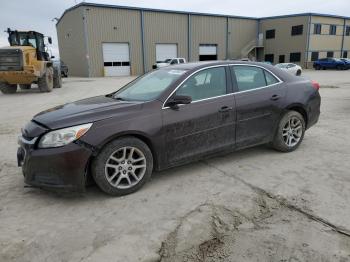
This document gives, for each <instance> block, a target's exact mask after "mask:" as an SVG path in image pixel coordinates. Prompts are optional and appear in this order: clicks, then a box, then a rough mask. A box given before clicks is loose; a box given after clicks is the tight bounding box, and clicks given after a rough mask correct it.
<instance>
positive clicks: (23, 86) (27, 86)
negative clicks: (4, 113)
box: [19, 84, 32, 90]
mask: <svg viewBox="0 0 350 262" xmlns="http://www.w3.org/2000/svg"><path fill="white" fill-rule="evenodd" d="M31 87H32V85H31V84H20V85H19V88H20V89H21V90H29V89H30V88H31Z"/></svg>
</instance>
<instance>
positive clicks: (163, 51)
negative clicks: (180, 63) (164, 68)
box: [156, 44, 177, 63]
mask: <svg viewBox="0 0 350 262" xmlns="http://www.w3.org/2000/svg"><path fill="white" fill-rule="evenodd" d="M175 57H177V44H156V60H157V62H158V63H159V62H162V61H165V60H166V59H168V58H175Z"/></svg>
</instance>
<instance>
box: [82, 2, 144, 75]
mask: <svg viewBox="0 0 350 262" xmlns="http://www.w3.org/2000/svg"><path fill="white" fill-rule="evenodd" d="M86 9H87V10H86V23H87V40H88V50H89V59H90V62H89V63H90V75H91V76H103V71H104V70H103V54H102V43H103V42H116V43H129V48H130V63H131V74H132V75H139V74H142V73H143V65H142V44H141V16H140V11H138V10H123V9H111V8H99V7H88V8H86Z"/></svg>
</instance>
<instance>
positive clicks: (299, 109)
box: [286, 104, 308, 128]
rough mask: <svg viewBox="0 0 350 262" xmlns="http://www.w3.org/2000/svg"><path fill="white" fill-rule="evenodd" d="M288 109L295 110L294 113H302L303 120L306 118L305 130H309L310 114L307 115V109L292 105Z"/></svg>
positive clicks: (300, 105) (299, 105)
mask: <svg viewBox="0 0 350 262" xmlns="http://www.w3.org/2000/svg"><path fill="white" fill-rule="evenodd" d="M286 109H287V110H293V111H296V112H298V113H300V114H301V115H302V116H303V118H304V121H305V128H307V125H308V114H307V111H306V109H305V108H304V106H303V105H302V104H291V105H289V106H287V108H286Z"/></svg>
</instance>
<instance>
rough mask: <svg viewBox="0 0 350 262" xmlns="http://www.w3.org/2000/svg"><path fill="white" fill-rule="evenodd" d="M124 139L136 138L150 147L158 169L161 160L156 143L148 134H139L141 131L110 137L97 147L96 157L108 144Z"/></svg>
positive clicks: (126, 132) (154, 163)
mask: <svg viewBox="0 0 350 262" xmlns="http://www.w3.org/2000/svg"><path fill="white" fill-rule="evenodd" d="M123 137H135V138H137V139H139V140H141V141H142V142H144V143H145V144H146V145H147V146H148V148H149V149H150V150H151V153H152V156H153V167H155V168H156V169H157V167H158V163H159V160H158V154H157V151H156V149H155V145H154V143H153V142H152V140H151V138H150V137H149V136H148V135H146V134H144V133H142V132H139V131H125V132H121V133H118V134H115V135H112V136H110V137H108V138H107V139H105V140H104V141H103V142H102V143H100V144H99V145H98V146H97V150H96V151H95V153H94V155H97V154H99V152H100V151H101V150H102V149H103V148H104V147H105V146H106V145H107V144H109V143H110V142H112V141H113V140H116V139H120V138H123Z"/></svg>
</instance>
